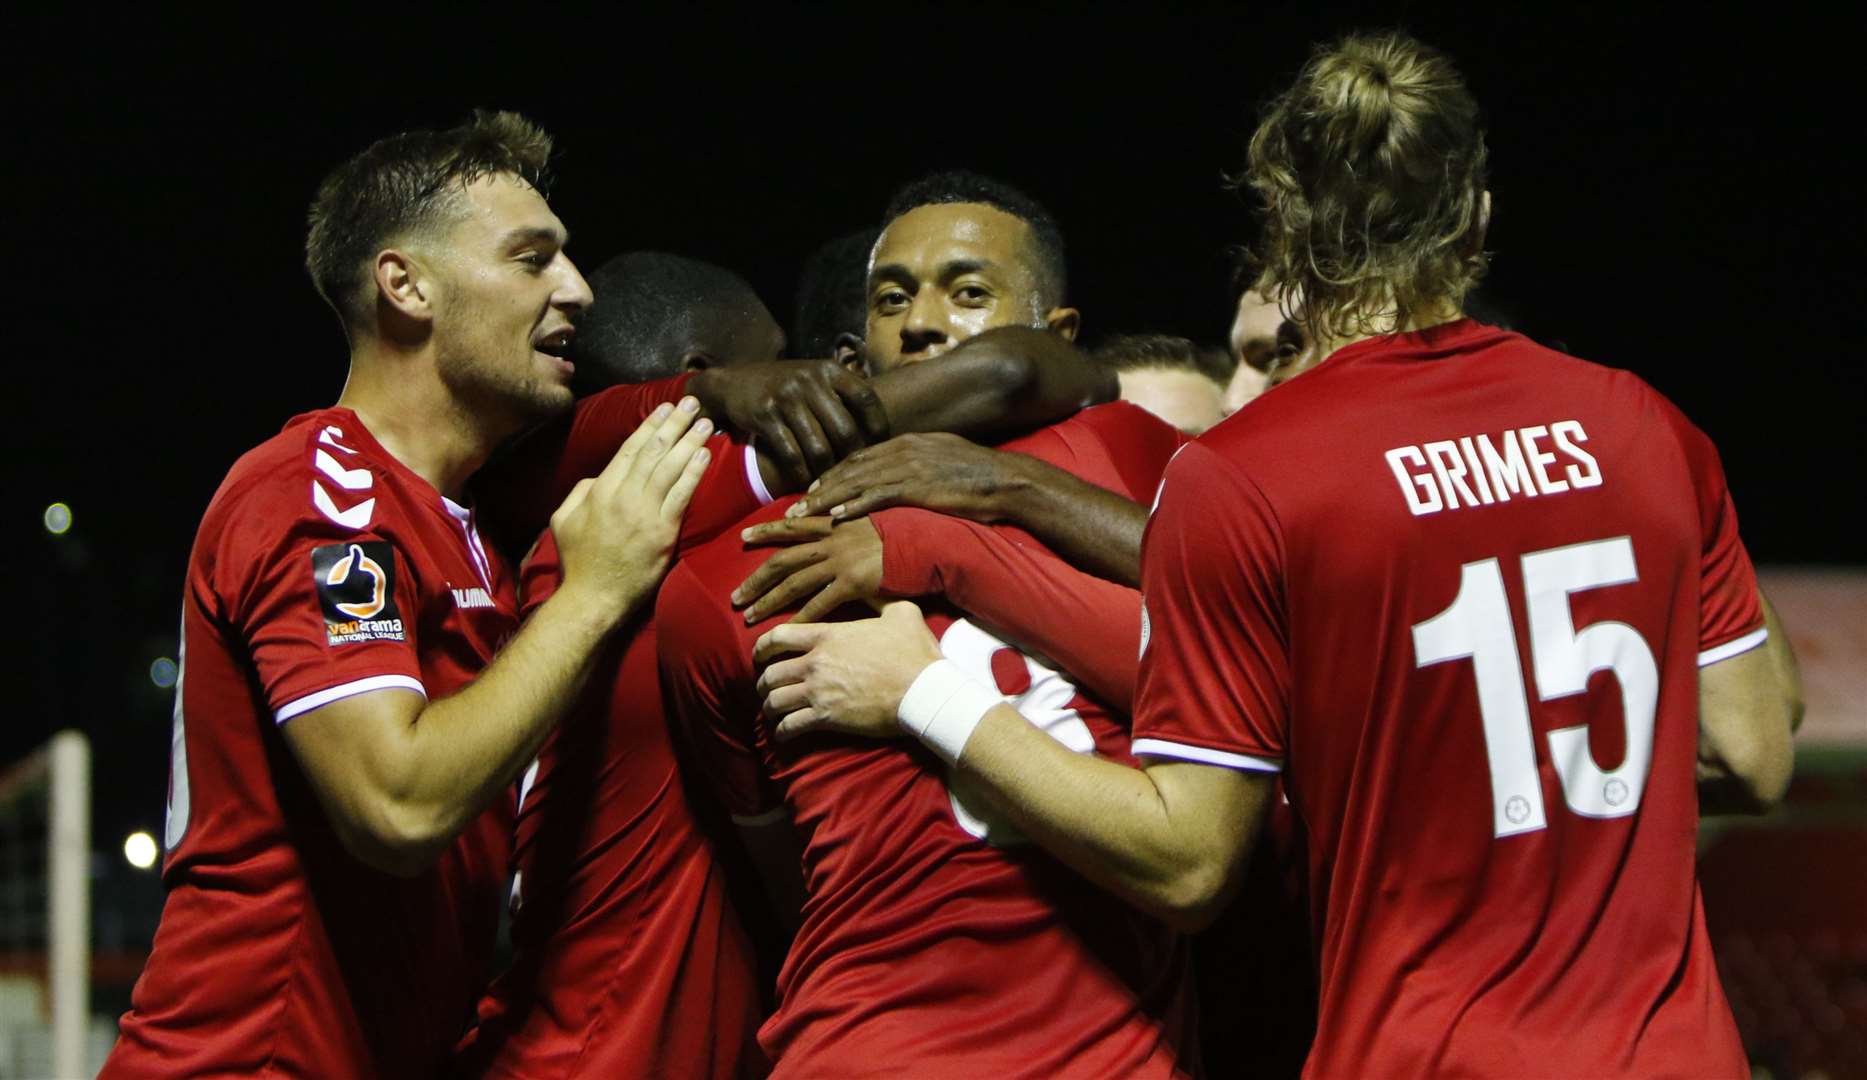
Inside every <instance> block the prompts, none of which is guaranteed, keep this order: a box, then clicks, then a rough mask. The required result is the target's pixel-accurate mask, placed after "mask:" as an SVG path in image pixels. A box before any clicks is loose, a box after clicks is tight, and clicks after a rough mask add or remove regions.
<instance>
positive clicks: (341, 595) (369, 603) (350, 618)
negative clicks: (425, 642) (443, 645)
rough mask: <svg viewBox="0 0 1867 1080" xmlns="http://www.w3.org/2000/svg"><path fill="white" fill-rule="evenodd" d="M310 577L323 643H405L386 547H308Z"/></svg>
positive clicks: (370, 543) (390, 551)
mask: <svg viewBox="0 0 1867 1080" xmlns="http://www.w3.org/2000/svg"><path fill="white" fill-rule="evenodd" d="M311 576H312V580H313V581H314V582H315V583H316V585H317V589H318V606H319V607H320V608H322V609H323V611H324V632H325V635H326V641H327V643H328V644H331V645H354V644H356V643H358V642H362V641H403V640H406V635H405V634H404V632H403V630H402V614H401V612H399V611H397V610H396V606H395V549H394V548H392V547H390V546H389V544H387V543H386V542H384V541H381V540H358V541H353V542H351V543H348V544H327V545H325V546H324V547H320V548H313V549H312V551H311Z"/></svg>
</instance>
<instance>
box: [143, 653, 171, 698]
mask: <svg viewBox="0 0 1867 1080" xmlns="http://www.w3.org/2000/svg"><path fill="white" fill-rule="evenodd" d="M149 681H150V682H152V683H155V684H156V685H157V686H160V687H161V688H162V689H164V690H168V689H170V688H172V687H173V686H174V685H175V661H173V660H170V659H169V658H168V657H166V656H158V657H156V659H155V661H154V662H153V663H151V664H150V665H149Z"/></svg>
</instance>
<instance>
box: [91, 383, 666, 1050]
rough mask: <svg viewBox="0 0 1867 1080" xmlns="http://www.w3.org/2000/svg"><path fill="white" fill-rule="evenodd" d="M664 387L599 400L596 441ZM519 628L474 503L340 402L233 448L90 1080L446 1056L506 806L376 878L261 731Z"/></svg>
mask: <svg viewBox="0 0 1867 1080" xmlns="http://www.w3.org/2000/svg"><path fill="white" fill-rule="evenodd" d="M683 385H684V384H683V383H681V382H680V381H678V380H676V381H670V382H668V383H663V384H656V385H654V386H650V387H644V388H630V390H631V393H630V394H624V395H615V396H612V397H609V398H607V399H605V401H604V402H603V406H604V408H605V409H607V410H608V412H607V413H606V414H605V415H609V419H610V420H611V421H612V422H613V428H614V430H613V431H612V433H611V436H610V440H611V441H610V446H611V449H612V451H613V449H614V447H615V446H618V445H620V444H621V441H622V439H623V437H625V436H626V435H627V434H628V431H629V430H632V429H633V428H634V426H635V425H636V424H637V423H639V422H640V420H641V419H642V418H643V417H644V416H646V414H647V412H648V411H649V409H651V408H652V407H653V406H654V404H656V403H657V402H658V401H659V400H666V399H667V398H668V397H669V396H674V395H678V392H679V389H680V388H681V386H683ZM547 486H548V485H545V484H540V485H539V487H540V489H544V488H545V487H547ZM546 513H548V510H547V511H546ZM517 626H518V608H517V601H516V596H515V593H514V588H513V581H512V576H511V573H510V571H509V569H508V568H507V566H506V565H505V564H504V563H503V562H502V561H501V559H500V557H499V555H498V553H497V551H496V550H495V549H494V548H493V547H492V546H491V545H487V544H484V543H482V542H481V539H480V533H479V529H478V528H477V523H476V519H475V516H474V514H473V513H472V512H471V511H469V510H468V509H467V508H465V507H462V506H460V505H458V504H455V503H453V502H452V501H450V500H447V499H445V498H443V497H442V496H441V495H440V493H438V492H437V491H435V489H434V488H433V487H432V486H431V485H429V484H428V483H427V482H426V481H425V480H423V479H422V478H421V477H419V476H417V475H415V474H414V473H413V472H411V471H410V470H409V469H408V468H407V467H405V466H404V465H402V463H401V462H399V461H397V460H396V459H395V458H394V457H393V456H392V455H391V454H390V453H389V452H388V451H387V450H385V449H384V448H383V447H382V445H381V444H379V443H378V442H377V441H376V440H375V439H374V438H373V437H372V436H371V435H370V433H369V431H367V430H366V429H365V428H364V427H363V424H362V422H361V421H360V420H358V419H357V416H356V414H355V413H353V412H351V411H350V410H349V409H343V408H332V409H325V410H321V411H319V412H314V413H308V414H306V415H303V416H300V417H297V418H295V419H293V420H292V421H291V422H290V423H288V424H287V425H286V426H285V429H284V430H283V431H281V432H280V433H279V434H278V435H277V436H275V437H273V438H272V439H270V440H268V441H266V442H265V443H262V444H261V445H260V446H259V447H257V448H256V449H254V450H253V451H251V452H250V453H248V454H246V455H245V456H244V457H242V458H241V459H240V460H239V461H238V462H237V463H236V464H235V465H234V467H233V469H232V470H231V471H230V472H229V473H228V474H227V478H226V480H225V481H223V482H222V484H221V487H220V490H219V491H218V492H217V493H216V494H215V496H214V499H213V501H212V502H211V503H210V504H209V506H208V510H207V513H206V515H205V516H204V517H203V518H202V521H201V527H200V530H199V532H198V533H197V534H196V537H195V544H194V550H193V553H192V554H191V556H190V558H189V568H188V577H187V582H186V585H185V588H184V592H183V602H182V637H181V642H182V644H181V649H182V652H181V668H182V672H181V676H180V678H179V681H178V684H177V692H176V707H175V723H174V738H173V744H172V759H171V763H170V769H171V771H170V781H169V808H168V824H167V829H166V839H165V847H166V848H167V856H166V859H165V862H164V865H163V883H164V885H165V886H166V887H167V888H168V890H169V896H168V902H167V904H166V906H165V907H164V909H163V913H162V922H161V925H160V926H159V927H158V929H157V931H156V939H155V944H154V947H153V949H152V951H151V954H150V958H149V962H148V964H147V965H146V966H145V968H144V970H143V974H142V977H141V978H140V979H138V980H137V984H136V989H135V992H134V994H133V996H132V998H131V1007H130V1011H129V1012H128V1013H126V1014H125V1015H124V1017H123V1019H122V1021H121V1025H120V1029H121V1035H120V1038H119V1041H118V1043H117V1046H116V1048H115V1050H114V1051H113V1052H112V1054H111V1058H110V1060H109V1062H108V1063H107V1064H106V1066H105V1068H104V1072H103V1074H102V1075H103V1076H105V1077H109V1078H128V1077H139V1076H162V1077H168V1076H176V1075H202V1074H215V1075H228V1074H258V1073H266V1074H268V1075H288V1076H316V1077H320V1078H326V1077H328V1078H349V1077H377V1076H381V1077H405V1076H428V1075H433V1074H434V1073H435V1072H436V1071H437V1070H438V1069H439V1068H440V1067H441V1066H442V1065H443V1064H444V1063H445V1062H446V1060H447V1054H448V1051H449V1050H450V1048H451V1047H452V1046H453V1044H454V1042H455V1040H456V1039H457V1038H458V1037H459V1035H460V1032H461V1030H462V1028H463V1027H465V1025H466V1022H467V1020H468V1019H469V1018H470V1017H471V1015H472V1010H473V1002H474V1000H475V998H476V997H477V995H478V989H479V987H480V986H481V984H482V981H483V979H484V977H485V974H486V965H487V962H488V960H489V958H490V953H491V950H492V944H493V939H494V933H495V929H496V927H497V921H498V907H497V905H498V903H499V902H500V899H501V894H502V893H503V891H504V883H505V878H506V873H507V864H508V861H509V851H510V847H511V840H510V835H511V825H512V808H511V805H510V804H509V803H507V802H503V801H502V802H500V803H497V804H495V805H494V806H493V807H492V808H490V809H489V810H488V811H487V812H486V813H485V814H483V815H482V816H481V817H480V818H479V819H477V820H476V821H475V822H474V823H473V824H472V825H471V826H469V827H468V828H467V829H466V831H464V832H463V833H462V834H461V835H460V837H458V838H457V839H456V840H455V842H454V843H453V844H452V845H451V846H450V847H449V849H448V850H447V851H446V852H445V853H443V854H442V855H441V856H440V858H439V859H438V860H437V861H436V862H435V864H434V866H433V867H431V868H430V869H428V870H427V871H425V872H423V873H421V874H419V875H417V876H415V877H413V878H406V879H404V878H398V877H394V876H391V875H388V874H383V873H380V872H378V871H375V870H372V869H370V868H369V867H367V866H365V865H364V864H363V863H361V862H359V861H357V860H356V859H355V858H354V857H352V856H351V855H350V854H349V853H348V852H347V851H346V850H345V849H344V848H343V846H342V844H341V842H340V841H339V840H338V839H337V837H336V834H335V833H334V832H333V831H332V830H331V828H330V824H329V821H328V820H327V819H326V817H325V815H324V813H323V810H322V808H321V807H320V806H319V804H318V801H317V798H316V796H315V794H314V793H313V791H312V789H311V786H310V783H309V781H308V780H307V779H306V777H305V775H304V773H303V771H302V770H301V769H300V767H299V765H298V761H297V759H296V758H295V757H294V756H293V754H292V753H291V750H290V748H289V747H288V746H287V745H286V743H285V740H284V738H283V736H282V735H281V734H280V731H279V728H280V726H281V725H283V724H287V723H290V722H291V721H292V718H293V717H295V716H298V715H300V714H302V713H305V712H309V711H310V710H312V709H316V708H318V707H319V706H321V705H325V704H329V703H330V702H332V701H336V700H338V699H340V698H343V697H346V696H349V695H352V694H358V693H365V692H369V691H374V690H382V689H398V690H405V691H408V692H412V693H419V694H423V695H424V696H426V697H429V698H439V697H443V696H446V695H448V694H451V693H453V692H454V691H456V690H458V689H460V687H461V686H463V685H464V684H466V683H467V682H468V681H469V680H471V679H472V678H473V676H474V675H476V674H477V673H478V672H479V671H480V669H481V668H483V667H485V665H486V664H487V663H488V662H489V661H491V659H492V658H493V656H494V655H495V653H496V652H497V651H498V650H499V648H500V647H501V646H502V645H504V643H505V642H506V640H507V639H508V638H509V637H511V635H512V634H513V632H514V631H515V630H516V628H517Z"/></svg>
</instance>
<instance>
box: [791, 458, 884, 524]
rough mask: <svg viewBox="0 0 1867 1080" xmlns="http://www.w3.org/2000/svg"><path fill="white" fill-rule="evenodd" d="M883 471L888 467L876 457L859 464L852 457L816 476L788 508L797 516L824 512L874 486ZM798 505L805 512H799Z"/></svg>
mask: <svg viewBox="0 0 1867 1080" xmlns="http://www.w3.org/2000/svg"><path fill="white" fill-rule="evenodd" d="M886 470H887V465H886V464H885V463H882V462H878V460H877V459H875V458H866V459H863V460H861V461H858V460H856V459H854V458H851V459H849V460H847V461H844V462H842V463H841V464H839V465H837V466H836V468H834V469H831V470H830V471H829V472H827V473H824V474H823V475H822V476H820V477H818V478H817V483H816V484H815V485H814V486H813V487H812V488H811V490H810V491H808V492H806V493H805V495H804V497H803V498H801V499H799V500H797V502H795V503H793V504H792V506H791V509H792V510H794V511H796V512H797V514H798V516H799V517H803V516H807V515H816V514H823V513H826V512H828V510H829V508H830V507H832V506H835V505H837V504H838V503H841V502H846V501H848V500H849V499H851V498H852V497H854V496H856V495H858V494H860V493H861V492H863V491H865V490H867V489H868V488H870V487H872V486H874V484H875V482H876V478H877V476H878V474H879V473H881V472H884V471H886ZM800 506H801V507H803V508H804V509H802V510H798V509H797V508H798V507H800Z"/></svg>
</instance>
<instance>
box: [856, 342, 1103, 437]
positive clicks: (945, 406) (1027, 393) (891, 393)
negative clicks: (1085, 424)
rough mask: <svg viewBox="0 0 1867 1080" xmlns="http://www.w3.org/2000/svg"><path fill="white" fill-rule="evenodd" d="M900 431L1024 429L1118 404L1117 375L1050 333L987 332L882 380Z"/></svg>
mask: <svg viewBox="0 0 1867 1080" xmlns="http://www.w3.org/2000/svg"><path fill="white" fill-rule="evenodd" d="M872 385H873V386H874V389H875V393H876V395H877V396H879V397H880V398H881V399H882V405H883V407H884V408H885V409H886V410H887V412H888V419H889V427H890V430H891V431H892V432H893V433H894V434H905V433H907V432H914V431H950V432H952V433H954V434H956V435H965V436H967V437H969V438H975V439H979V438H991V437H994V436H1000V435H1005V434H1009V433H1013V432H1022V431H1026V430H1028V429H1030V428H1033V427H1037V426H1039V425H1042V424H1047V423H1050V422H1052V421H1054V420H1060V419H1062V418H1063V417H1065V416H1069V415H1070V414H1072V413H1074V412H1076V411H1077V410H1078V409H1081V408H1084V407H1086V406H1089V405H1096V404H1100V403H1101V402H1104V401H1110V400H1113V399H1114V396H1115V391H1116V383H1115V378H1114V376H1113V375H1112V374H1111V373H1110V372H1108V371H1106V370H1104V369H1103V368H1101V367H1100V366H1098V365H1095V364H1092V363H1090V362H1089V360H1088V359H1087V358H1086V357H1084V356H1083V355H1082V354H1081V353H1080V352H1078V351H1077V350H1076V348H1075V346H1073V345H1071V344H1070V343H1069V342H1067V341H1065V340H1063V339H1062V338H1060V337H1058V336H1057V335H1055V334H1053V333H1050V332H1048V331H1045V330H1036V329H1029V328H1025V327H1003V328H1000V329H997V330H988V331H986V332H985V333H983V334H980V335H978V336H977V337H974V338H972V339H970V340H968V341H966V342H965V343H963V344H961V345H959V346H958V347H956V348H954V349H953V351H952V352H950V353H948V354H947V355H946V356H943V357H941V358H940V359H939V360H938V361H936V362H933V363H922V364H907V365H904V366H902V367H900V368H897V369H895V370H894V371H891V372H888V373H886V374H883V375H880V376H877V377H876V378H875V379H874V380H873V381H872Z"/></svg>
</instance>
